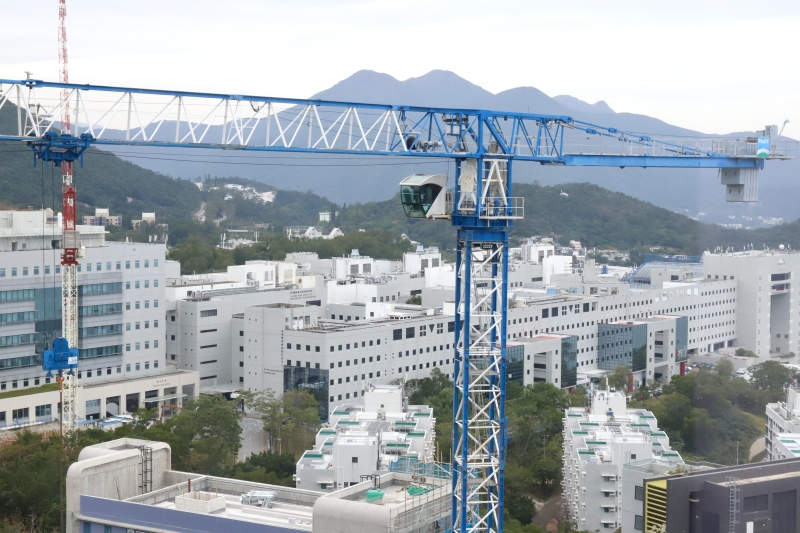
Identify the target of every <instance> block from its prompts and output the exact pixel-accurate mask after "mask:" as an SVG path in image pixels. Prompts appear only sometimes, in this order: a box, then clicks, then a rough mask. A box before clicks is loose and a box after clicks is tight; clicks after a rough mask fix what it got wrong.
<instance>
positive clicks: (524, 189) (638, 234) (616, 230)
mask: <svg viewBox="0 0 800 533" xmlns="http://www.w3.org/2000/svg"><path fill="white" fill-rule="evenodd" d="M562 193H565V194H562ZM514 195H515V196H523V197H524V198H525V219H524V220H517V221H515V222H514V229H513V230H512V232H511V236H512V245H516V244H517V243H518V242H519V239H521V238H526V237H529V236H531V235H544V236H550V235H555V236H560V238H559V240H560V241H561V242H563V243H567V242H568V241H570V240H578V241H580V242H581V243H582V244H583V245H584V247H592V246H597V247H616V248H620V249H623V250H630V249H633V248H636V247H643V246H662V247H667V248H670V249H672V250H674V251H676V252H682V253H691V254H700V253H702V252H703V251H705V250H713V249H715V248H716V247H717V246H722V247H734V248H736V249H741V248H742V246H743V245H744V244H747V243H752V244H753V245H754V246H755V247H757V248H761V247H762V246H763V245H764V244H765V243H766V244H767V245H768V246H777V245H779V244H789V245H791V246H792V247H797V248H800V231H799V230H800V221H795V222H791V223H789V224H783V225H781V226H776V227H773V228H768V229H757V230H733V229H726V228H723V227H721V226H718V225H715V224H708V223H704V222H698V221H696V220H693V219H691V218H688V217H685V216H683V215H680V214H677V213H674V212H672V211H669V210H667V209H663V208H660V207H656V206H654V205H653V204H650V203H647V202H643V201H641V200H637V199H636V198H633V197H630V196H627V195H624V194H622V193H618V192H612V191H609V190H607V189H603V188H601V187H598V186H597V185H592V184H589V183H577V184H575V183H573V184H567V185H563V186H553V187H550V186H548V187H541V186H539V185H537V184H517V185H515V186H514ZM337 224H338V225H339V226H340V227H341V228H342V230H343V231H345V232H347V231H354V230H356V229H359V228H362V229H384V230H394V231H398V232H404V233H406V234H407V235H408V236H409V237H411V238H412V239H414V240H417V241H419V242H421V243H423V244H425V245H437V246H440V247H443V248H444V249H452V248H453V243H454V240H455V232H454V230H453V228H452V227H451V226H450V224H449V222H446V221H435V222H434V221H428V220H409V219H407V218H406V217H405V215H404V213H403V210H402V207H401V205H400V199H399V195H398V196H395V197H394V198H392V199H391V200H387V201H384V202H369V203H365V204H353V205H351V206H348V207H347V208H345V209H343V210H341V211H340V213H339V216H338V218H337Z"/></svg>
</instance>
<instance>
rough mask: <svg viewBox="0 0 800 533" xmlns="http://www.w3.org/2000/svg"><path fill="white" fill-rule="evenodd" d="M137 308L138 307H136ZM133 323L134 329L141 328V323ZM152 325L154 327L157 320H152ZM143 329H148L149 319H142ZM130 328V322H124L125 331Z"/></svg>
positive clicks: (156, 325)
mask: <svg viewBox="0 0 800 533" xmlns="http://www.w3.org/2000/svg"><path fill="white" fill-rule="evenodd" d="M156 307H158V306H156ZM137 309H138V307H137ZM133 324H134V329H142V323H141V322H134V323H133ZM153 327H154V328H157V327H158V320H153ZM144 329H150V321H149V320H145V321H144ZM130 330H131V323H130V322H126V323H125V331H130ZM173 337H174V335H173ZM173 340H175V339H173Z"/></svg>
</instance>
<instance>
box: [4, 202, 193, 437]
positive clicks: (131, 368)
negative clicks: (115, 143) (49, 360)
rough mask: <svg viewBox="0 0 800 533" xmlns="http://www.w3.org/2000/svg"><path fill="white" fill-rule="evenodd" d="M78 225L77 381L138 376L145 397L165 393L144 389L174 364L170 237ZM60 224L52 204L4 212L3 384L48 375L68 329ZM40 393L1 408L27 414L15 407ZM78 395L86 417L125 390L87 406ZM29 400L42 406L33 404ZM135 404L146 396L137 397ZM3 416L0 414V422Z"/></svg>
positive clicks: (41, 381)
mask: <svg viewBox="0 0 800 533" xmlns="http://www.w3.org/2000/svg"><path fill="white" fill-rule="evenodd" d="M78 230H79V232H80V236H81V247H82V248H83V252H84V257H83V258H82V259H80V260H79V262H78V263H79V266H78V284H79V287H78V305H79V308H78V316H79V320H78V326H79V331H78V342H79V346H78V348H79V361H80V362H79V366H78V385H79V387H82V389H83V390H88V388H90V387H93V386H96V385H97V386H99V385H106V384H107V383H111V382H115V381H121V380H124V381H127V382H137V383H138V381H137V380H140V379H141V380H143V381H142V382H141V387H140V388H142V390H141V391H139V392H141V394H140V395H139V396H140V400H144V397H145V392H147V397H148V398H154V397H160V396H164V394H162V393H163V391H161V390H157V391H156V392H153V391H154V390H155V389H152V388H150V389H147V391H145V390H144V387H148V386H149V385H146V384H145V382H147V381H148V380H149V379H150V378H151V377H152V376H155V375H159V374H163V373H165V372H174V369H169V368H167V366H166V363H167V360H166V359H165V344H164V334H165V333H164V332H165V324H164V309H165V308H164V304H165V284H164V278H165V260H164V255H165V246H164V245H163V244H148V243H130V242H106V241H105V230H104V229H103V228H102V227H98V226H78ZM61 233H62V230H61V217H60V215H57V216H53V213H52V211H51V210H49V209H46V210H44V211H42V210H39V211H0V392H2V391H14V390H22V389H27V388H35V387H37V386H43V385H47V384H49V383H50V382H51V381H52V378H48V377H46V375H45V374H46V373H45V371H44V370H43V369H42V367H41V362H42V352H43V351H44V350H46V349H49V348H51V347H52V344H53V341H54V340H55V339H56V337H58V336H60V335H61V333H62V332H61V256H60V253H61V252H60V242H61ZM186 379H187V380H188V381H185V380H184V381H181V380H178V381H180V383H178V382H176V383H175V384H174V386H175V387H179V388H180V387H182V386H183V385H184V384H186V383H189V382H191V381H192V379H191V378H186ZM172 387H173V385H170V386H169V387H166V388H167V389H171V388H172ZM134 388H135V387H134ZM126 394H134V393H133V392H129V393H126ZM176 394H182V393H176ZM194 394H196V392H193V393H192V395H194ZM26 396H28V395H26ZM116 396H118V395H116V394H115V395H112V396H111V397H112V398H114V397H116ZM37 397H38V395H36V394H33V395H31V397H26V398H25V400H24V401H23V400H17V399H15V400H14V402H13V403H14V406H13V407H10V405H11V402H10V400H0V413H5V412H8V413H9V414H7V415H6V416H5V418H6V422H7V423H9V422H10V420H11V419H13V418H16V419H17V420H19V419H21V418H24V417H19V416H17V417H14V416H12V413H11V412H10V411H9V410H18V409H26V408H28V407H29V411H30V413H31V414H32V413H34V412H35V409H34V408H37V407H41V406H40V405H39V404H38V403H36V402H38V401H39V400H38V399H37ZM78 397H79V404H78V406H77V409H78V414H79V416H81V417H83V416H86V417H89V418H99V417H102V416H104V415H105V414H106V413H114V414H118V413H119V412H120V400H119V398H117V401H116V404H115V405H116V406H117V407H110V408H109V409H104V407H103V405H102V401H104V398H91V399H87V400H86V402H90V405H86V404H84V403H81V402H83V400H82V399H81V394H80V393H79V395H78ZM98 401H100V402H101V405H97V402H98ZM33 403H36V405H30V406H29V405H28V404H33ZM150 403H153V402H150ZM6 404H8V406H7V405H6ZM23 404H25V405H23ZM43 405H44V404H42V406H43ZM126 405H128V406H129V407H130V406H132V405H133V404H132V402H128V404H126ZM138 405H139V406H141V405H143V404H142V402H141V401H139V404H138ZM6 407H8V408H6ZM43 410H44V411H46V409H40V411H43ZM124 410H125V409H122V411H124ZM128 410H130V409H128ZM115 411H116V413H115ZM51 412H52V416H55V415H56V414H57V406H55V405H53V406H52V407H51ZM2 417H3V415H2V414H0V425H2ZM41 418H42V419H45V418H46V417H41ZM30 419H31V420H33V419H34V417H33V416H31V417H30Z"/></svg>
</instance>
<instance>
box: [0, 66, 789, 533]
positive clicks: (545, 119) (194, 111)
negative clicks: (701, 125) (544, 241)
mask: <svg viewBox="0 0 800 533" xmlns="http://www.w3.org/2000/svg"><path fill="white" fill-rule="evenodd" d="M62 93H63V94H62ZM9 102H10V103H12V104H14V105H15V106H16V112H17V129H16V131H14V132H0V140H5V141H16V142H24V143H26V144H27V145H28V146H30V147H31V148H32V149H33V160H34V164H35V162H36V160H42V161H44V162H52V163H54V164H56V165H63V164H65V163H68V164H71V163H73V162H75V161H79V160H81V159H82V155H83V153H84V151H85V150H86V148H88V147H89V146H92V145H94V146H103V145H105V146H107V147H121V146H140V147H145V146H146V147H190V148H214V149H223V150H239V151H253V152H298V153H310V154H342V155H345V154H352V155H373V156H378V155H383V156H397V157H422V158H443V159H449V160H454V161H455V183H454V184H453V185H452V189H449V188H448V178H447V176H443V175H413V176H409V177H407V178H406V179H404V180H403V181H402V182H401V184H400V185H401V201H402V203H403V208H404V209H405V211H406V214H407V215H408V216H410V217H414V218H428V219H437V218H444V219H449V220H451V222H452V224H453V225H454V226H456V227H457V228H458V231H457V243H456V288H455V291H456V301H455V315H456V316H455V339H454V344H453V346H454V368H453V381H454V386H455V391H456V392H455V394H454V398H453V407H454V409H453V457H452V471H453V476H452V488H453V491H452V524H451V528H452V530H453V531H458V532H461V533H466V532H467V531H471V532H487V533H489V532H500V531H502V530H503V507H504V504H503V486H504V467H505V457H506V438H507V431H508V428H507V419H506V414H505V390H506V359H505V355H506V325H507V284H506V279H507V272H508V232H509V229H510V228H511V227H512V224H513V221H514V220H516V219H520V218H522V217H523V216H524V208H525V206H524V202H523V199H522V198H518V197H514V196H513V195H512V185H513V174H512V167H513V163H514V162H516V161H530V162H536V163H540V164H542V165H566V166H604V167H669V168H716V169H719V174H720V179H721V183H722V184H723V185H724V186H725V189H726V198H727V199H728V200H729V201H754V200H755V199H756V197H757V196H756V195H757V189H756V187H757V177H758V171H759V170H760V169H762V168H763V166H764V162H765V160H767V159H789V158H793V157H795V156H796V152H797V145H796V143H792V142H783V141H780V140H779V139H778V133H777V128H776V127H774V126H768V127H767V128H765V129H764V130H763V131H762V132H760V133H759V134H757V136H755V137H752V138H738V139H734V138H710V137H702V138H697V139H686V138H683V139H672V140H671V139H659V138H655V137H653V136H649V135H645V134H642V133H633V132H626V131H621V130H618V129H615V128H612V127H605V126H599V125H595V124H591V123H588V122H583V121H580V120H576V119H574V118H573V117H570V116H562V115H542V114H536V113H514V112H505V111H502V112H498V111H491V110H472V109H451V108H428V107H419V106H402V105H380V104H365V103H356V102H334V101H325V100H309V99H294V98H270V97H264V96H254V95H243V94H219V93H217V94H214V93H200V92H186V91H170V90H153V89H139V88H129V87H109V86H97V85H77V84H70V83H56V82H46V81H42V80H36V79H27V80H3V79H0V109H2V107H3V106H4V105H6V104H7V103H9ZM64 110H71V112H72V117H71V118H72V120H71V122H69V127H68V128H67V127H63V128H62V123H61V122H59V121H58V118H57V117H59V116H60V115H61V114H62V113H63V112H64ZM64 125H66V124H64Z"/></svg>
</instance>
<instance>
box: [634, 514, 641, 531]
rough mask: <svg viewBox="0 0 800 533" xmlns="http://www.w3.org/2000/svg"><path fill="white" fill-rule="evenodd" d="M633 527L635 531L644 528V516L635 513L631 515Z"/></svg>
mask: <svg viewBox="0 0 800 533" xmlns="http://www.w3.org/2000/svg"><path fill="white" fill-rule="evenodd" d="M633 529H635V530H637V531H643V530H644V516H642V515H640V514H637V515H634V516H633Z"/></svg>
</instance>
